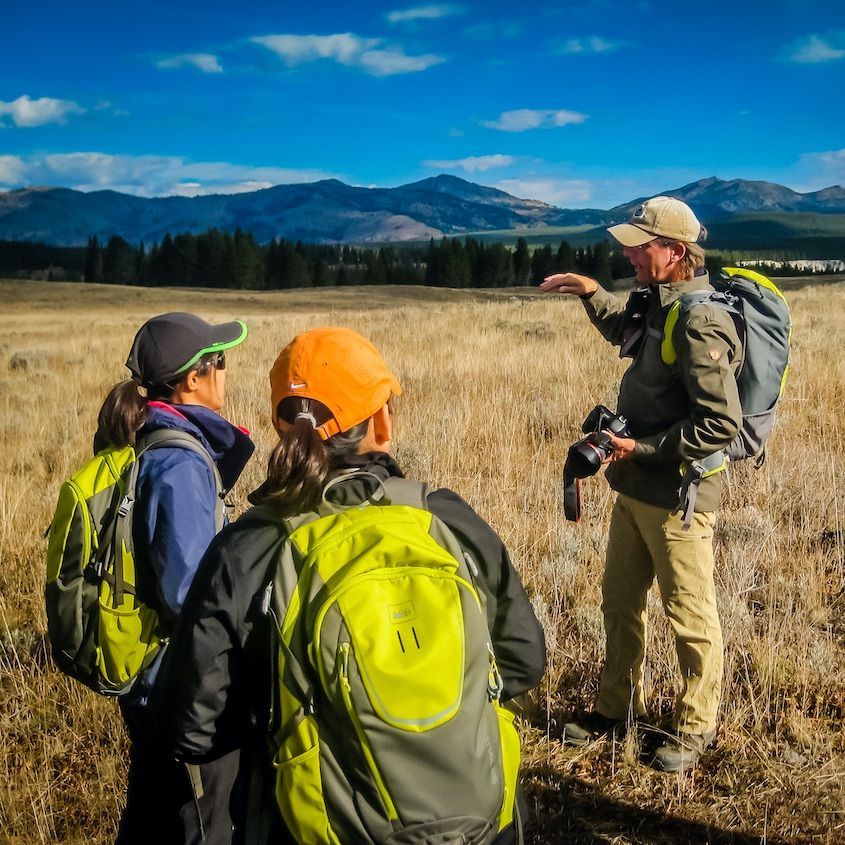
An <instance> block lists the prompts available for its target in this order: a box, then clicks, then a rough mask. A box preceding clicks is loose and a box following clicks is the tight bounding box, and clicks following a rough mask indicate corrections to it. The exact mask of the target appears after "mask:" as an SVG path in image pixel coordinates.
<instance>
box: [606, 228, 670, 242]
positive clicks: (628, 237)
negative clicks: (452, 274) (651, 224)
mask: <svg viewBox="0 0 845 845" xmlns="http://www.w3.org/2000/svg"><path fill="white" fill-rule="evenodd" d="M607 231H608V232H609V233H610V234H611V235H612V236H613V237H614V238H616V240H617V241H619V243H620V244H622V246H642V245H643V244H647V243H648V242H649V241H654V240H656V239H657V238H658V237H660V236H659V235H655V234H654V232H646V230H645V229H641V228H640V227H639V226H634V224H633V223H620V224H619V225H618V226H611V227H610V228H609V229H608V230H607Z"/></svg>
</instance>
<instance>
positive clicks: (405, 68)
mask: <svg viewBox="0 0 845 845" xmlns="http://www.w3.org/2000/svg"><path fill="white" fill-rule="evenodd" d="M444 61H446V60H445V59H444V58H443V57H442V56H435V55H433V54H432V53H427V54H425V55H423V56H407V55H405V53H403V52H402V51H401V50H368V51H367V52H366V53H362V54H361V58H360V65H361V67H362V68H363V69H364V70H365V71H367V73H370V74H372V75H373V76H391V75H393V74H395V73H415V72H417V71H421V70H428V68H430V67H433V66H434V65H439V64H441V63H442V62H444Z"/></svg>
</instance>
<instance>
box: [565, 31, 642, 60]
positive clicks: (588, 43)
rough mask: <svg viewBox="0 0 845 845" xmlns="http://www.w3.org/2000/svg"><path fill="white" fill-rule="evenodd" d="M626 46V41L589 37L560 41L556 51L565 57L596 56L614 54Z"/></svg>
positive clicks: (597, 36)
mask: <svg viewBox="0 0 845 845" xmlns="http://www.w3.org/2000/svg"><path fill="white" fill-rule="evenodd" d="M624 46H626V45H625V42H624V41H613V40H611V39H609V38H603V37H602V36H600V35H587V36H583V37H581V38H569V39H567V40H566V41H560V42H558V43H557V44H556V45H555V50H556V52H558V53H563V54H564V55H575V54H582V55H595V54H596V53H612V52H613V51H614V50H620V49H621V48H622V47H624Z"/></svg>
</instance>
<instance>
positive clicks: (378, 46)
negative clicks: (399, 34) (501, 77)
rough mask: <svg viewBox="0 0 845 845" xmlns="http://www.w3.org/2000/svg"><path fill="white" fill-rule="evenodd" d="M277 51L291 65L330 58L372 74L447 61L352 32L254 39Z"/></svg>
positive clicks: (388, 73) (418, 68)
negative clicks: (413, 52)
mask: <svg viewBox="0 0 845 845" xmlns="http://www.w3.org/2000/svg"><path fill="white" fill-rule="evenodd" d="M251 40H252V42H253V43H255V44H258V45H260V46H262V47H265V48H266V49H268V50H270V51H271V52H273V53H275V54H276V55H277V56H278V57H279V58H280V59H281V60H282V61H283V62H284V63H285V64H286V65H287V66H288V67H293V66H295V65H300V64H305V63H307V62H316V61H319V60H329V61H334V62H337V63H338V64H341V65H346V66H347V67H357V68H360V69H361V70H363V71H364V72H365V73H368V74H370V75H371V76H392V75H393V74H397V73H416V72H418V71H422V70H427V69H428V68H430V67H433V66H434V65H437V64H440V63H441V62H444V61H445V59H444V58H443V57H442V56H435V55H433V54H430V53H429V54H425V55H420V56H409V55H408V54H407V53H405V51H404V50H403V49H402V48H401V47H396V46H391V45H385V42H384V39H381V38H362V37H361V36H359V35H355V34H354V33H352V32H342V33H336V34H334V35H259V36H256V37H254V38H252V39H251Z"/></svg>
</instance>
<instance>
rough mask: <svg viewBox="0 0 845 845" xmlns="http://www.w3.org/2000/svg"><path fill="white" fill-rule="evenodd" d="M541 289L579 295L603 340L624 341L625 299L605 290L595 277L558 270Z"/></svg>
mask: <svg viewBox="0 0 845 845" xmlns="http://www.w3.org/2000/svg"><path fill="white" fill-rule="evenodd" d="M540 290H542V291H545V292H546V293H567V294H570V295H572V296H577V297H579V298H580V300H581V302H583V303H584V308H585V310H586V312H587V316H588V317H589V318H590V322H591V323H592V324H593V325H594V326H595V327H596V328H597V329H598V330H599V331H600V332H601V334H602V336H603V337H604V339H605V340H607V341H609V342H610V343H612V344H613V345H614V346H619V344H620V343H621V342H622V328H623V325H624V314H625V300H624V299H620V298H619V297H618V296H614V295H613V294H612V293H610V292H608V291H606V290H605V289H604V288H603V287H602V286H601V285H600V284H599V283H598V282H597V281H596V280H595V279H591V278H590V277H589V276H581V275H580V274H578V273H556V274H555V275H553V276H547V277H546V278H545V279H544V280H543V282H542V284H541V285H540Z"/></svg>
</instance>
